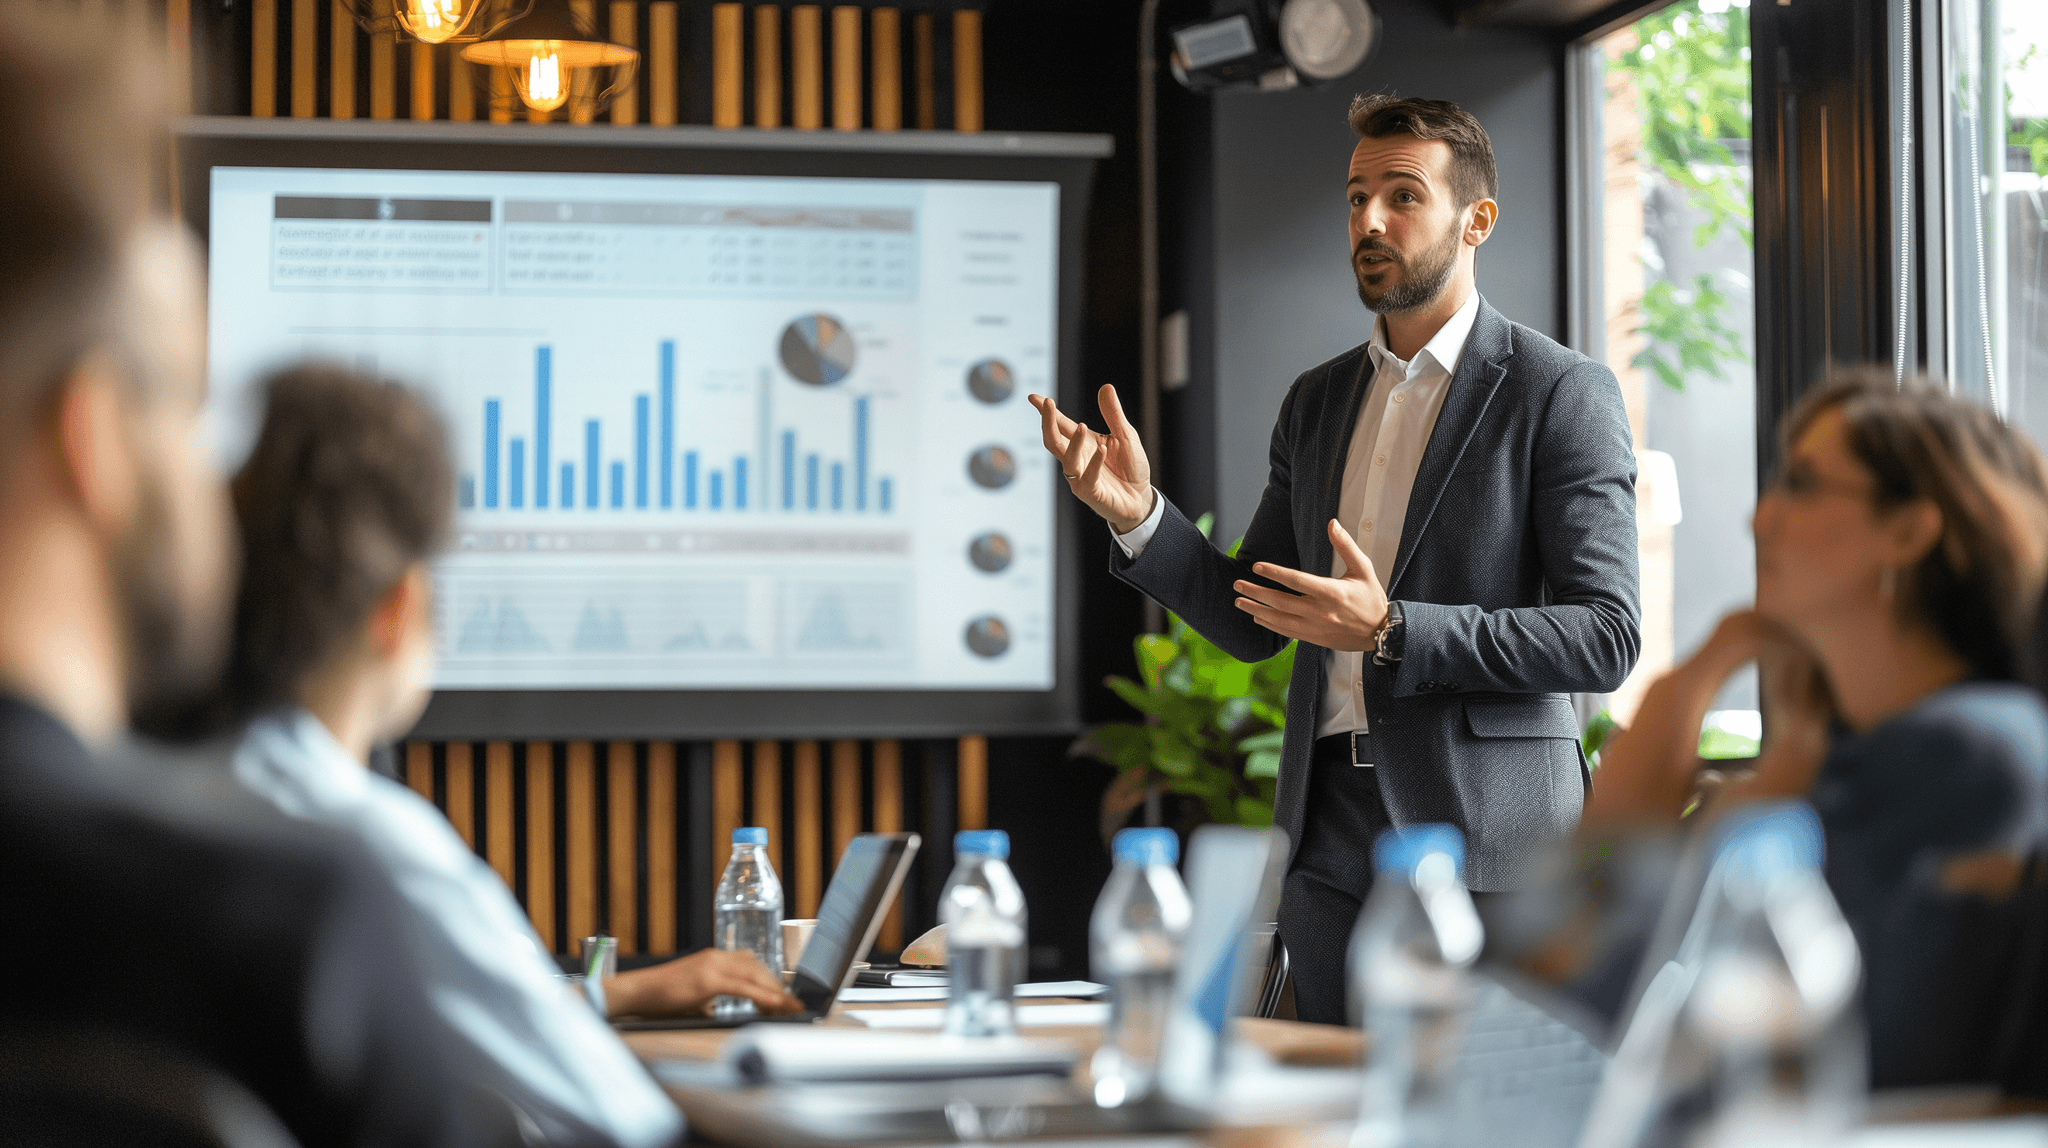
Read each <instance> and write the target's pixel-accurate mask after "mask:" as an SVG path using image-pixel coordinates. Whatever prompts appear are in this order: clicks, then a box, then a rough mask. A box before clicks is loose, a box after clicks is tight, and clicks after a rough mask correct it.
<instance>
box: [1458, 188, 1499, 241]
mask: <svg viewBox="0 0 2048 1148" xmlns="http://www.w3.org/2000/svg"><path fill="white" fill-rule="evenodd" d="M1465 210H1466V212H1467V213H1468V214H1467V215H1466V216H1465V242H1466V243H1467V244H1468V245H1470V246H1473V247H1477V246H1479V245H1480V244H1482V243H1484V242H1486V240H1487V237H1488V236H1491V235H1492V234H1493V225H1494V224H1496V223H1499V222H1500V204H1498V203H1496V202H1494V201H1493V200H1491V199H1479V200H1475V201H1473V203H1472V206H1471V207H1468V208H1466V209H1465Z"/></svg>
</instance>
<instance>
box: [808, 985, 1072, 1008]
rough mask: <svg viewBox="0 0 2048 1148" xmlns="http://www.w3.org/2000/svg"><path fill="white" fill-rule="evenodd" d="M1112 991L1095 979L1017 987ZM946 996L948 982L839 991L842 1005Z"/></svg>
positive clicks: (1027, 994) (1023, 993) (1032, 992)
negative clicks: (944, 983) (946, 983)
mask: <svg viewBox="0 0 2048 1148" xmlns="http://www.w3.org/2000/svg"><path fill="white" fill-rule="evenodd" d="M1108 991H1109V986H1108V985H1098V984H1096V983H1095V982H1094V981H1036V982H1033V983H1031V984H1023V985H1018V986H1017V998H1018V999H1019V1000H1024V999H1027V998H1032V997H1099V996H1101V995H1102V994H1104V993H1106V992H1108ZM945 999H946V986H944V985H901V986H896V987H891V988H877V987H864V986H861V985H853V986H851V987H848V988H843V989H841V990H839V1003H840V1004H881V1003H882V1002H884V1001H891V1002H893V1001H942V1000H945Z"/></svg>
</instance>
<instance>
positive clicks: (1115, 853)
mask: <svg viewBox="0 0 2048 1148" xmlns="http://www.w3.org/2000/svg"><path fill="white" fill-rule="evenodd" d="M1109 853H1110V856H1112V857H1114V858H1116V859H1117V860H1118V861H1121V862H1125V863H1127V864H1131V865H1175V864H1179V862H1180V836H1179V835H1178V834H1176V833H1175V832H1174V831H1173V830H1171V829H1123V830H1119V831H1118V832H1117V835H1116V837H1115V838H1114V839H1112V840H1111V841H1110V844H1109Z"/></svg>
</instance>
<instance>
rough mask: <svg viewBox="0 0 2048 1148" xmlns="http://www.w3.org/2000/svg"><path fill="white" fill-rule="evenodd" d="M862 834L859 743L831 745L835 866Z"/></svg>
mask: <svg viewBox="0 0 2048 1148" xmlns="http://www.w3.org/2000/svg"><path fill="white" fill-rule="evenodd" d="M859 833H860V743H859V742H857V741H835V742H833V743H832V864H833V866H834V867H835V868H836V867H837V866H838V865H839V858H840V857H841V856H842V855H844V854H845V852H846V846H847V845H848V844H849V843H851V842H852V841H853V839H854V837H855V836H856V835H857V834H859Z"/></svg>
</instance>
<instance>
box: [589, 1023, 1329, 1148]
mask: <svg viewBox="0 0 2048 1148" xmlns="http://www.w3.org/2000/svg"><path fill="white" fill-rule="evenodd" d="M1083 1003H1086V1002H1083V1001H1078V1000H1073V999H1068V998H1057V997H1052V998H1038V999H1032V1000H1021V1001H1018V1002H1017V1007H1018V1008H1019V1009H1031V1008H1044V1007H1057V1006H1062V1005H1075V1004H1083ZM852 1007H853V1008H854V1009H857V1010H859V1011H868V1010H873V1009H890V1010H894V1009H912V1008H922V1009H929V1008H931V1007H932V1003H931V1002H929V1001H915V1002H913V1001H905V1002H873V1003H864V1004H859V1005H855V1006H852ZM847 1011H848V1009H847V1006H845V1005H840V1006H837V1007H835V1008H833V1010H832V1012H831V1013H830V1014H828V1015H827V1016H826V1018H825V1019H824V1020H823V1021H820V1022H819V1023H820V1024H822V1025H831V1026H854V1027H860V1025H861V1022H860V1021H857V1020H855V1019H853V1018H851V1017H849V1016H847V1015H846V1013H847ZM894 1031H904V1030H900V1029H899V1030H894ZM1024 1034H1025V1035H1026V1036H1029V1037H1032V1038H1035V1039H1042V1040H1052V1041H1060V1042H1062V1043H1065V1044H1068V1045H1070V1046H1072V1047H1073V1049H1074V1050H1075V1052H1076V1053H1077V1054H1079V1057H1080V1067H1077V1069H1076V1072H1077V1073H1081V1072H1085V1071H1086V1064H1087V1060H1088V1055H1089V1054H1090V1053H1092V1052H1093V1051H1094V1050H1095V1046H1096V1045H1097V1044H1098V1043H1099V1041H1100V1038H1101V1030H1100V1029H1099V1028H1098V1027H1096V1026H1093V1025H1088V1026H1078V1025H1076V1026H1063V1025H1028V1026H1026V1027H1025V1029H1024ZM1237 1034H1238V1037H1239V1039H1241V1040H1243V1041H1245V1042H1247V1043H1249V1044H1251V1045H1253V1046H1255V1047H1257V1048H1258V1049H1260V1050H1261V1051H1263V1052H1265V1053H1266V1054H1267V1055H1268V1056H1270V1057H1272V1058H1273V1059H1274V1060H1275V1061H1277V1062H1279V1063H1280V1064H1284V1065H1292V1066H1299V1067H1316V1068H1346V1067H1352V1066H1356V1065H1357V1064H1359V1063H1360V1061H1361V1060H1362V1058H1363V1056H1364V1050H1365V1038H1364V1035H1363V1034H1361V1033H1359V1032H1358V1031H1357V1030H1355V1029H1347V1028H1337V1027H1334V1026H1331V1025H1321V1024H1303V1023H1300V1022H1298V1021H1289V1020H1268V1019H1264V1018H1257V1017H1244V1018H1240V1019H1239V1020H1238V1021H1237ZM731 1035H732V1030H717V1029H694V1030H682V1031H651V1032H624V1033H621V1034H620V1036H621V1037H622V1038H623V1039H624V1040H625V1042H626V1044H627V1047H629V1048H631V1049H632V1050H633V1052H634V1054H635V1055H637V1056H639V1057H640V1058H641V1059H642V1060H644V1061H649V1062H654V1061H686V1062H707V1061H711V1060H714V1059H716V1058H717V1057H718V1055H719V1052H720V1050H721V1049H723V1048H724V1046H725V1042H726V1040H727V1039H728V1038H729V1037H730V1036H731ZM657 1075H659V1074H657ZM663 1087H664V1088H666V1089H667V1091H668V1093H669V1095H670V1096H671V1097H672V1098H674V1100H675V1102H676V1105H677V1106H678V1107H680V1108H681V1109H682V1110H683V1113H684V1115H685V1116H686V1117H687V1118H688V1119H689V1122H690V1134H691V1138H692V1139H693V1140H710V1141H712V1142H714V1143H719V1144H730V1145H735V1146H741V1148H752V1146H755V1145H771V1144H774V1145H781V1144H790V1143H798V1142H801V1141H800V1140H798V1139H796V1138H794V1137H793V1136H792V1133H791V1131H790V1129H789V1128H788V1127H787V1126H785V1125H782V1124H780V1123H778V1122H776V1121H775V1120H774V1119H773V1113H772V1111H764V1110H763V1108H764V1106H763V1105H761V1104H760V1103H759V1102H758V1100H757V1098H756V1097H754V1096H752V1095H750V1093H751V1091H752V1090H749V1089H736V1088H731V1087H703V1086H691V1085H678V1084H674V1083H668V1082H664V1084H663ZM1347 1133H1348V1128H1335V1129H1333V1128H1331V1127H1329V1126H1328V1124H1327V1122H1323V1123H1316V1124H1302V1125H1267V1126H1259V1127H1231V1128H1221V1129H1216V1130H1214V1131H1211V1132H1208V1133H1203V1134H1199V1135H1194V1136H1174V1135H1170V1134H1169V1135H1159V1134H1153V1135H1147V1136H1144V1137H1132V1138H1131V1139H1132V1141H1133V1142H1143V1143H1147V1144H1161V1145H1164V1144H1187V1145H1199V1144H1213V1145H1219V1146H1224V1148H1320V1146H1323V1145H1329V1146H1331V1148H1338V1146H1341V1145H1342V1144H1343V1143H1344V1139H1345V1135H1346V1134H1347Z"/></svg>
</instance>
